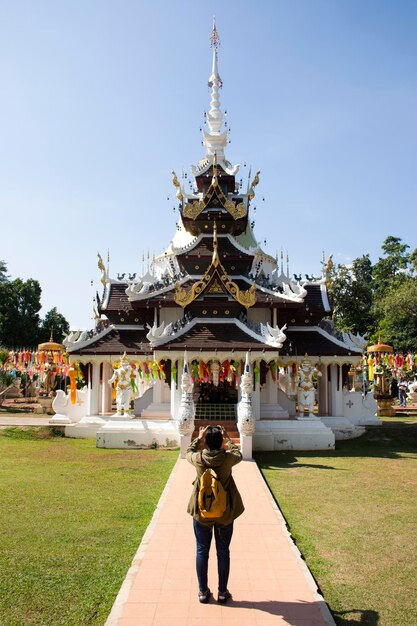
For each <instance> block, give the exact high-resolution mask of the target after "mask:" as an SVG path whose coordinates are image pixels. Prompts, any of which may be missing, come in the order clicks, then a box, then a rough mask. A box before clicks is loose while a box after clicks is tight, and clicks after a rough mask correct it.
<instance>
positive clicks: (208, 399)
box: [194, 380, 238, 422]
mask: <svg viewBox="0 0 417 626" xmlns="http://www.w3.org/2000/svg"><path fill="white" fill-rule="evenodd" d="M194 402H195V407H196V419H202V420H209V421H210V422H216V421H230V420H236V405H237V402H238V393H237V389H236V385H235V384H234V383H230V382H228V381H227V380H225V381H220V382H219V384H218V385H214V383H212V382H209V383H204V382H200V383H197V384H195V386H194Z"/></svg>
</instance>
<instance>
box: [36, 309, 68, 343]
mask: <svg viewBox="0 0 417 626" xmlns="http://www.w3.org/2000/svg"><path fill="white" fill-rule="evenodd" d="M69 329H70V328H69V324H68V322H67V320H66V319H65V317H64V316H63V315H62V314H61V313H58V311H57V308H56V307H55V306H54V308H53V309H51V310H50V311H48V313H47V314H46V315H45V317H44V319H43V320H42V322H41V325H40V329H39V343H42V342H44V341H48V340H49V338H50V336H51V335H52V336H53V339H54V341H57V342H58V343H61V342H62V340H63V339H64V337H65V335H67V334H68V333H69Z"/></svg>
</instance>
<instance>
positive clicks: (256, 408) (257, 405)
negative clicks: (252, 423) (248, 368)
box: [252, 361, 261, 420]
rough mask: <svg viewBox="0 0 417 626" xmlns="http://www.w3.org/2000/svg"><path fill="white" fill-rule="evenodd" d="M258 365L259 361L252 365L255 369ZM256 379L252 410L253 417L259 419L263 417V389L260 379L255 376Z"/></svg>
mask: <svg viewBox="0 0 417 626" xmlns="http://www.w3.org/2000/svg"><path fill="white" fill-rule="evenodd" d="M256 365H257V361H254V362H253V365H252V368H253V370H254V369H255V367H256ZM254 380H255V383H254V387H253V392H252V411H253V417H254V418H255V420H259V419H261V390H260V385H259V383H258V381H257V380H256V377H254Z"/></svg>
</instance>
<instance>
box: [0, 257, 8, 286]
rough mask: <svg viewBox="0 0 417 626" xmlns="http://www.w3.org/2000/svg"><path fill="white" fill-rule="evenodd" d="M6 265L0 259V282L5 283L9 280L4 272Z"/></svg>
mask: <svg viewBox="0 0 417 626" xmlns="http://www.w3.org/2000/svg"><path fill="white" fill-rule="evenodd" d="M6 272H7V265H6V263H5V262H4V261H0V283H5V282H7V281H8V280H9V276H7V274H6Z"/></svg>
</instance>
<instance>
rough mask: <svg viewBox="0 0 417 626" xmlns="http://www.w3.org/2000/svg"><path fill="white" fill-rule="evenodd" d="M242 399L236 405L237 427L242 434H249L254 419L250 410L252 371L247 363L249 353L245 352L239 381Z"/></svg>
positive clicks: (253, 426)
mask: <svg viewBox="0 0 417 626" xmlns="http://www.w3.org/2000/svg"><path fill="white" fill-rule="evenodd" d="M240 390H241V393H242V399H241V400H240V402H239V404H238V406H237V427H238V430H239V432H240V433H241V434H242V435H246V436H250V435H253V433H254V432H255V420H254V419H253V411H252V391H253V382H252V373H251V371H250V365H249V355H248V354H246V362H245V370H244V372H243V376H242V380H241V382H240Z"/></svg>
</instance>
